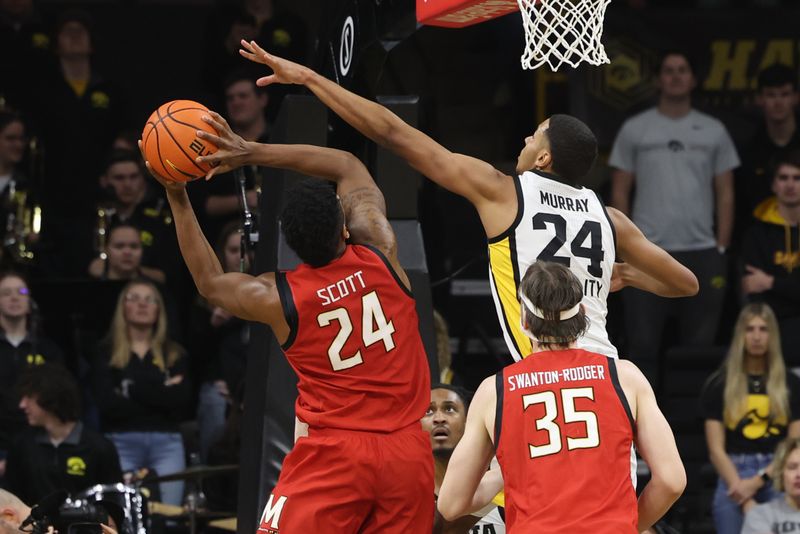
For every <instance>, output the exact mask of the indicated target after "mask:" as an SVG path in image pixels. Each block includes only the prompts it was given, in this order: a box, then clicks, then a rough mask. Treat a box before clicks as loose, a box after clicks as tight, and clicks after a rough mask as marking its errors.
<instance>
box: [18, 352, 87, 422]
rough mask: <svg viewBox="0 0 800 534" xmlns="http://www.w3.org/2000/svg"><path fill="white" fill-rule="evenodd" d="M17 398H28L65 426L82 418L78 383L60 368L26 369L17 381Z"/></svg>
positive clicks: (44, 365)
mask: <svg viewBox="0 0 800 534" xmlns="http://www.w3.org/2000/svg"><path fill="white" fill-rule="evenodd" d="M16 391H17V395H18V396H19V397H31V398H34V399H36V402H37V404H39V406H40V407H41V408H42V409H43V410H45V411H48V412H50V413H51V414H53V415H55V416H56V417H58V419H59V420H60V421H61V422H63V423H67V422H69V421H77V420H78V419H80V417H81V393H80V389H79V388H78V383H77V382H76V381H75V379H74V378H73V377H72V374H70V372H69V371H67V370H66V369H65V368H64V367H63V366H61V365H59V364H54V363H45V364H42V365H38V366H35V367H31V368H29V369H26V370H25V371H24V372H23V373H22V374H21V375H20V377H19V379H18V380H17V384H16Z"/></svg>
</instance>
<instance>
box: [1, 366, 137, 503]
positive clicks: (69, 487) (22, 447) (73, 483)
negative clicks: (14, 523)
mask: <svg viewBox="0 0 800 534" xmlns="http://www.w3.org/2000/svg"><path fill="white" fill-rule="evenodd" d="M16 389H17V392H18V393H19V398H20V401H19V407H20V409H21V410H22V411H23V412H24V413H25V416H26V417H27V419H28V423H29V424H30V425H31V426H32V427H33V428H30V429H28V430H26V431H25V432H23V433H22V434H21V435H20V436H19V437H18V438H17V439H16V440H15V442H14V444H13V446H12V447H11V450H10V451H9V454H8V465H7V470H6V486H7V487H8V489H9V490H11V491H13V492H14V493H15V494H16V495H18V496H19V497H20V498H21V499H23V500H25V501H27V502H38V501H39V500H41V499H42V498H43V497H45V496H47V495H49V494H51V493H53V492H54V491H56V490H60V489H63V490H66V491H67V492H69V493H73V494H74V493H78V492H80V491H82V490H84V489H86V488H88V487H90V486H93V485H95V484H111V483H115V482H121V481H122V470H121V469H120V463H119V456H118V455H117V451H116V449H115V448H114V444H113V443H111V441H109V440H108V439H106V438H105V437H103V436H102V435H100V434H98V433H96V432H94V431H92V430H90V429H88V428H86V427H84V426H83V423H81V422H80V410H81V395H80V391H79V390H78V385H77V384H76V382H75V380H74V379H73V378H72V375H70V373H69V372H67V370H66V369H64V368H63V367H61V366H57V365H52V364H50V365H42V366H40V367H38V368H35V369H30V370H29V371H27V372H26V373H25V374H24V375H23V376H21V377H20V380H19V382H18V384H17V388H16Z"/></svg>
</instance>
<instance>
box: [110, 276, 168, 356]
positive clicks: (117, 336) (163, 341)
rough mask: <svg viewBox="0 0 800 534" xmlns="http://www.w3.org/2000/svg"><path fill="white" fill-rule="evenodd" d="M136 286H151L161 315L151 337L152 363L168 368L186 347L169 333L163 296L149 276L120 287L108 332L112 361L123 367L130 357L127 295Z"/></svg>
mask: <svg viewBox="0 0 800 534" xmlns="http://www.w3.org/2000/svg"><path fill="white" fill-rule="evenodd" d="M137 286H144V287H149V288H150V289H151V290H152V292H153V295H154V296H155V299H156V304H157V306H158V316H157V318H156V324H155V327H154V328H153V331H152V335H151V337H150V350H151V352H152V353H153V363H154V364H155V365H156V367H158V368H159V369H161V370H162V371H165V370H166V369H167V368H169V367H172V366H173V365H174V364H175V362H176V361H178V359H179V358H180V357H181V356H182V355H183V348H182V347H181V346H180V345H178V344H177V343H175V342H174V341H172V340H170V339H169V338H168V337H167V314H166V313H165V311H164V299H163V298H162V297H161V292H160V291H159V290H158V288H157V287H156V286H155V284H153V283H152V282H149V281H147V280H134V281H132V282H129V283H128V284H126V285H125V287H124V288H122V291H120V294H119V298H118V299H117V306H116V308H115V309H114V317H113V319H112V320H111V327H110V328H109V331H108V336H107V342H108V343H109V345H110V346H111V359H110V361H109V365H110V366H111V367H114V368H116V369H124V368H125V367H127V366H128V362H129V361H130V359H131V350H132V349H131V340H130V335H129V333H128V321H127V320H126V319H125V299H126V298H127V297H128V293H129V292H130V290H131V289H132V288H134V287H137Z"/></svg>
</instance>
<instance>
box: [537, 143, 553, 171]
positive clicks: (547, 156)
mask: <svg viewBox="0 0 800 534" xmlns="http://www.w3.org/2000/svg"><path fill="white" fill-rule="evenodd" d="M552 164H553V155H552V154H551V153H550V149H549V148H543V149H542V150H540V151H539V153H538V154H537V155H536V161H535V162H534V164H533V165H534V167H535V168H536V169H541V170H546V169H549V168H550V166H551V165H552Z"/></svg>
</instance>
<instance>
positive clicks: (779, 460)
mask: <svg viewBox="0 0 800 534" xmlns="http://www.w3.org/2000/svg"><path fill="white" fill-rule="evenodd" d="M798 448H800V438H786V439H785V440H783V441H781V442H780V443H779V444H778V448H777V449H775V458H774V459H773V461H772V465H773V468H772V485H773V486H775V489H776V490H778V491H780V492H783V491H786V488H785V487H784V486H783V470H784V469H786V462H787V460H788V459H789V455H790V454H791V453H792V451H793V450H795V449H798Z"/></svg>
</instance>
